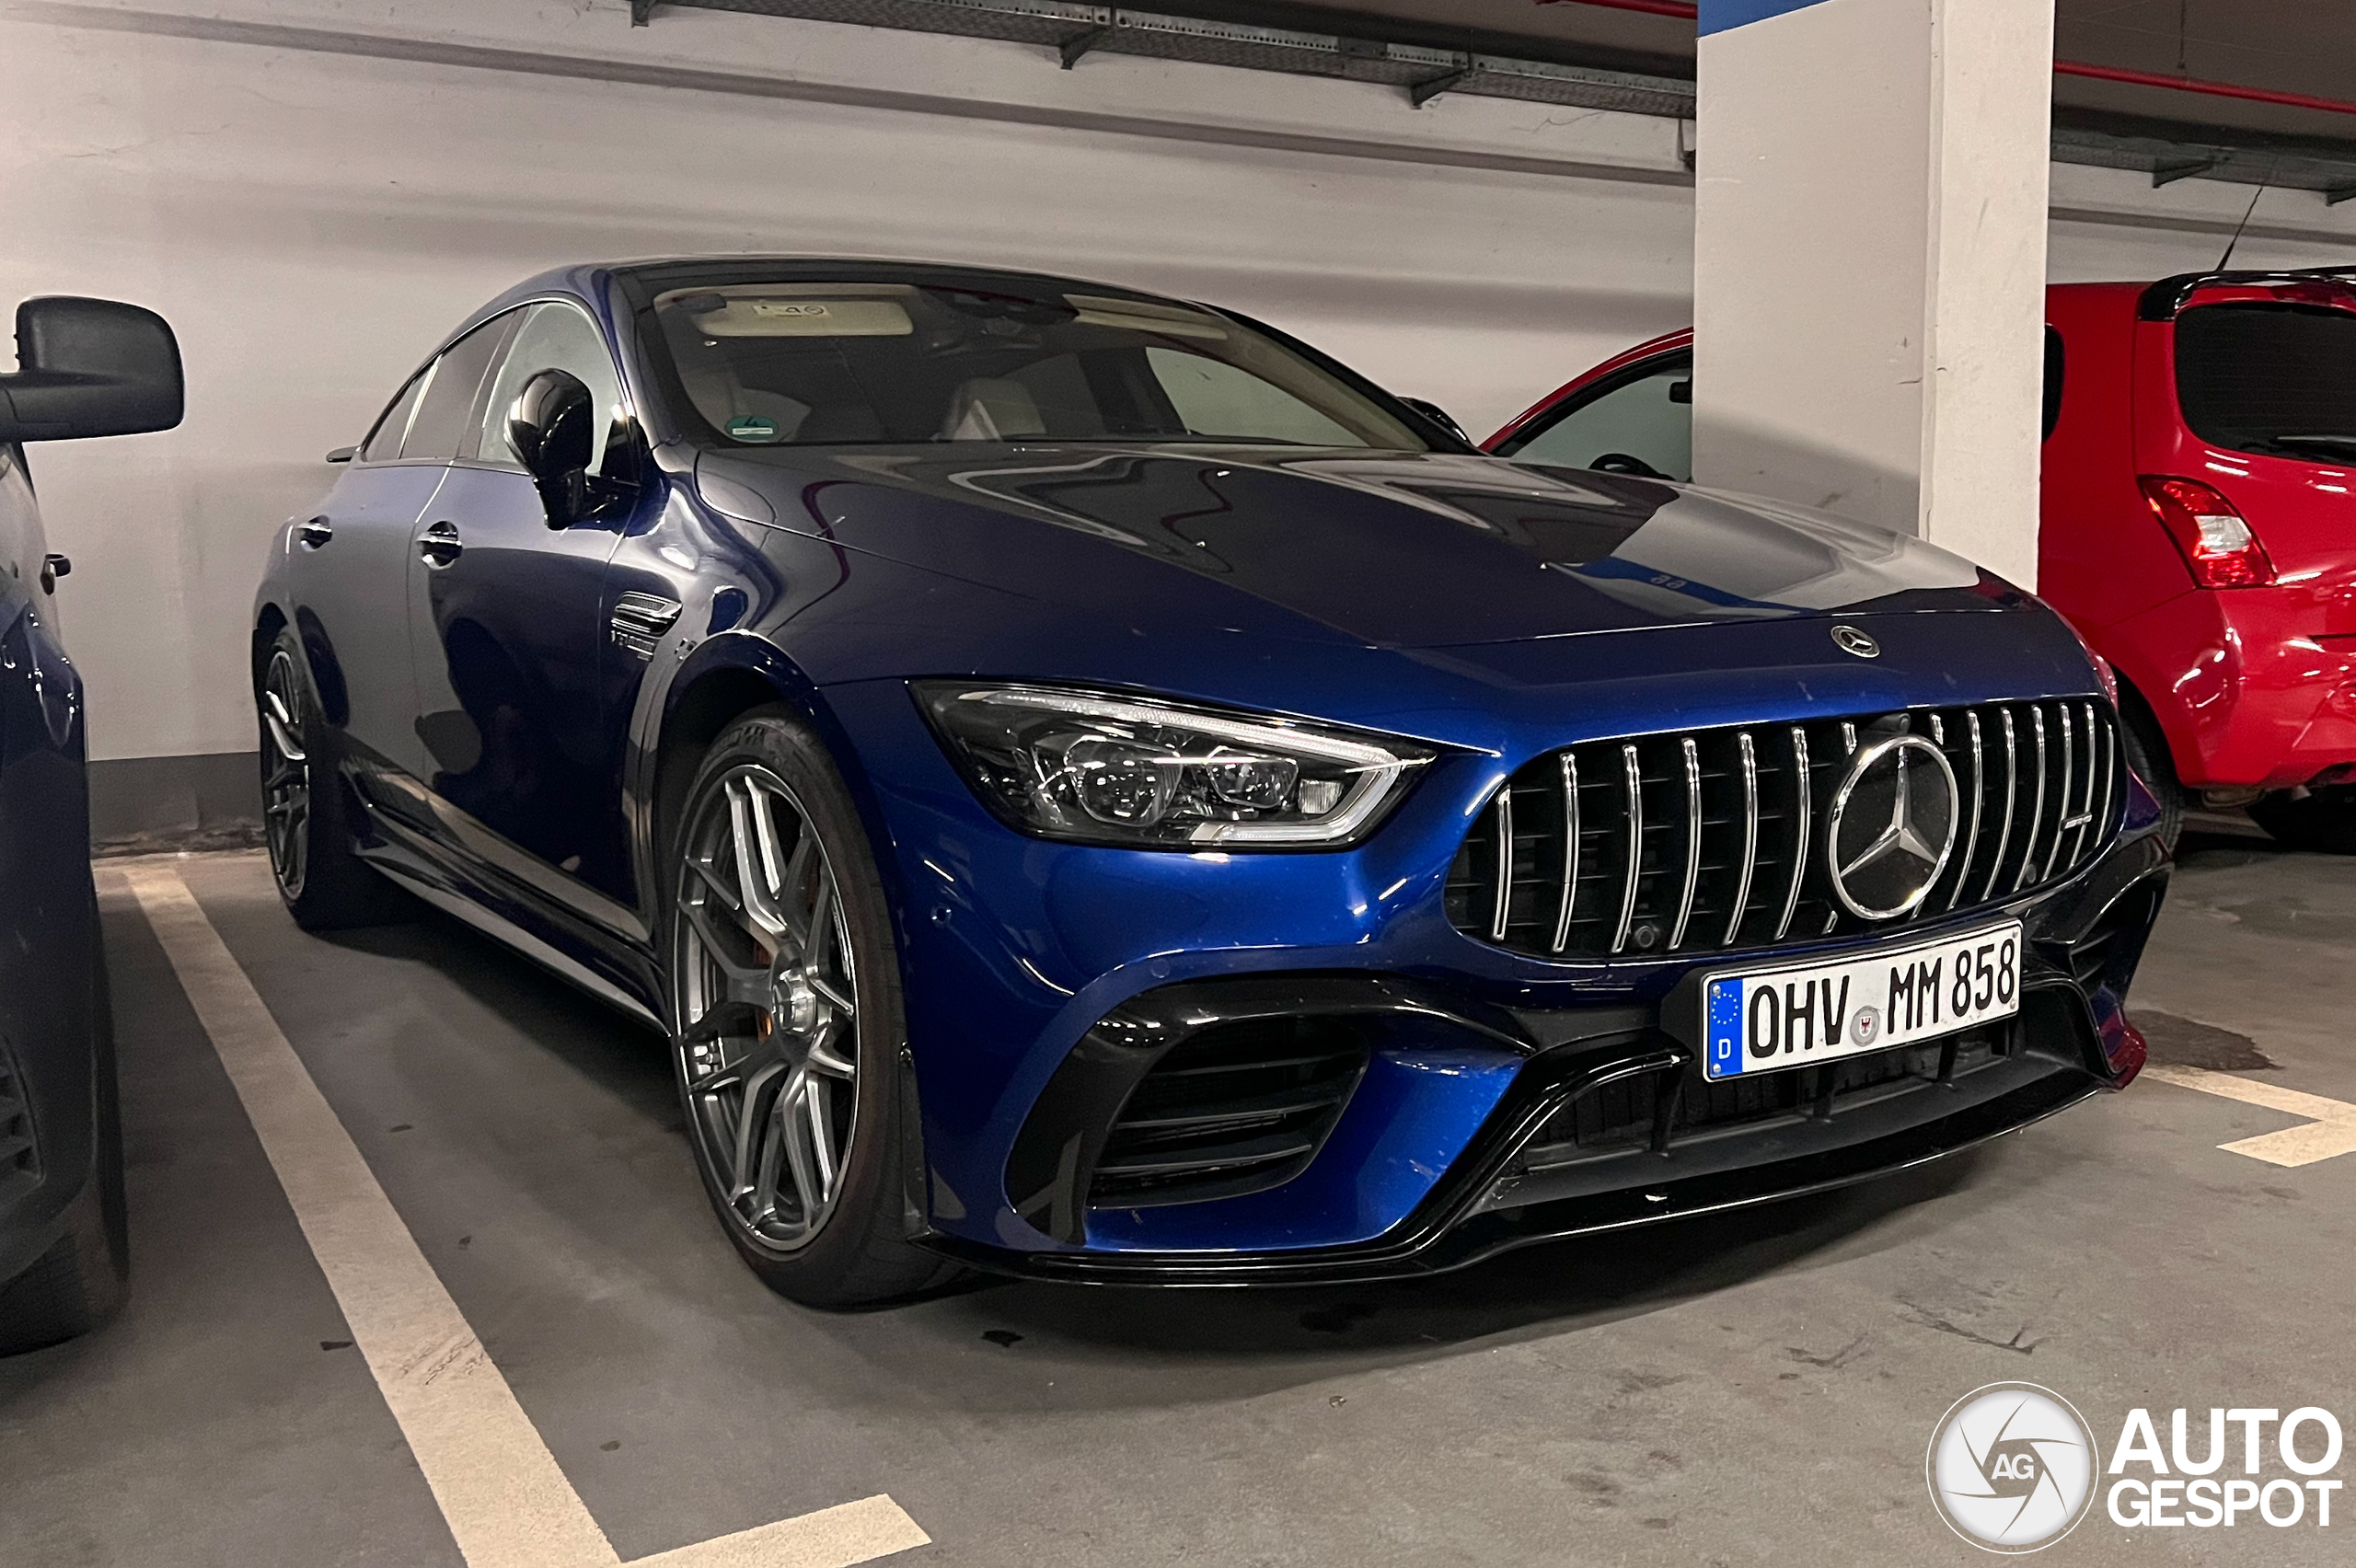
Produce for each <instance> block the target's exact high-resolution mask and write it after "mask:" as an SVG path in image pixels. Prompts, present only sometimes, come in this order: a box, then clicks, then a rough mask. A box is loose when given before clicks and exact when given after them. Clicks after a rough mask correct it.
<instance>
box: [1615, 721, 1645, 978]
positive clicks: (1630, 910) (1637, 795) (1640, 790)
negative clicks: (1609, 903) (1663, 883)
mask: <svg viewBox="0 0 2356 1568" xmlns="http://www.w3.org/2000/svg"><path fill="white" fill-rule="evenodd" d="M1620 756H1621V759H1622V761H1623V765H1624V766H1625V767H1626V768H1627V772H1628V872H1627V877H1626V879H1625V881H1623V882H1622V884H1621V894H1620V929H1619V930H1618V932H1617V933H1615V934H1614V935H1613V937H1612V939H1611V951H1613V952H1615V953H1619V952H1625V951H1628V926H1629V924H1630V922H1632V921H1634V919H1635V917H1636V889H1637V885H1638V884H1639V882H1642V880H1643V878H1644V870H1645V773H1644V764H1643V763H1642V762H1640V761H1638V760H1637V757H1636V747H1635V744H1634V743H1633V742H1631V743H1629V744H1625V745H1623V746H1622V747H1621V748H1620Z"/></svg>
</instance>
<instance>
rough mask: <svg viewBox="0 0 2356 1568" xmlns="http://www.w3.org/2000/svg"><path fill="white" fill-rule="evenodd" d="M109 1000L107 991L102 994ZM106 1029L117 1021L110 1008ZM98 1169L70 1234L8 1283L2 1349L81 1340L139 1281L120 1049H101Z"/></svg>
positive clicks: (69, 1220)
mask: <svg viewBox="0 0 2356 1568" xmlns="http://www.w3.org/2000/svg"><path fill="white" fill-rule="evenodd" d="M100 999H101V1006H102V1007H103V1001H104V997H103V993H101V998H100ZM98 1027H99V1028H100V1029H101V1030H104V1029H107V1028H108V1027H109V1020H108V1019H107V1017H106V1015H105V1013H104V1012H103V1011H101V1012H100V1014H99V1018H98ZM97 1111H98V1128H97V1134H98V1136H97V1140H96V1141H97V1146H98V1154H97V1168H96V1169H95V1170H92V1171H91V1173H90V1179H89V1181H88V1182H85V1183H84V1184H83V1187H82V1192H81V1193H80V1195H79V1196H77V1197H76V1198H75V1200H74V1202H73V1204H72V1205H70V1206H69V1207H68V1208H67V1209H66V1211H65V1214H66V1220H65V1234H64V1235H63V1236H60V1237H59V1238H58V1239H56V1241H55V1242H53V1243H52V1245H51V1246H50V1249H49V1251H46V1252H43V1253H42V1254H41V1255H40V1257H38V1258H36V1259H34V1260H33V1263H32V1266H31V1267H30V1268H29V1269H27V1270H26V1271H25V1272H24V1273H22V1274H18V1275H17V1277H16V1278H15V1279H12V1280H10V1281H8V1282H7V1283H6V1285H0V1355H16V1354H17V1353H18V1352H20V1351H27V1350H40V1349H41V1348H42V1347H44V1346H46V1345H52V1344H62V1343H64V1342H65V1341H67V1340H70V1339H76V1338H79V1337H80V1336H81V1335H83V1334H87V1333H88V1332H90V1331H91V1330H93V1329H95V1328H97V1327H98V1325H100V1324H101V1323H104V1322H105V1321H106V1320H108V1319H109V1318H111V1317H113V1316H114V1314H115V1311H116V1309H118V1308H120V1307H121V1305H122V1298H123V1295H124V1293H125V1292H126V1291H127V1290H128V1289H129V1286H130V1281H131V1249H130V1244H129V1236H128V1228H127V1226H126V1225H125V1223H124V1219H125V1215H124V1208H123V1192H122V1127H121V1117H120V1113H119V1111H118V1110H117V1106H116V1099H115V1085H114V1060H113V1053H112V1052H111V1051H110V1050H108V1049H105V1048H103V1043H102V1048H101V1049H100V1051H99V1053H98V1106H97Z"/></svg>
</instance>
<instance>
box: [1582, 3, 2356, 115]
mask: <svg viewBox="0 0 2356 1568" xmlns="http://www.w3.org/2000/svg"><path fill="white" fill-rule="evenodd" d="M1586 3H1587V4H1590V5H1591V4H1593V3H1594V0H1586ZM2053 74H2054V75H2057V76H2092V77H2093V78H2095V79H2096V81H2100V82H2126V83H2129V84H2131V86H2138V87H2173V88H2175V89H2176V90H2177V92H2180V93H2207V94H2208V95H2209V96H2210V97H2211V98H2246V99H2247V100H2248V101H2250V102H2251V103H2279V104H2282V105H2285V106H2286V107H2288V108H2291V109H2319V110H2323V111H2324V112H2325V113H2326V114H2356V103H2350V102H2349V101H2348V100H2347V99H2345V98H2314V97H2311V96H2309V95H2308V94H2306V93H2278V92H2276V91H2274V90H2273V89H2272V88H2270V87H2245V86H2242V85H2241V84H2240V83H2238V82H2204V81H2202V80H2201V79H2200V78H2199V77H2198V76H2163V75H2157V74H2155V73H2154V72H2150V71H2122V70H2120V69H2119V68H2118V67H2117V66H2115V65H2086V64H2082V63H2079V62H2078V61H2075V60H2056V61H2055V62H2054V63H2053Z"/></svg>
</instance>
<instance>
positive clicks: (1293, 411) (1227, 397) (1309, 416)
mask: <svg viewBox="0 0 2356 1568" xmlns="http://www.w3.org/2000/svg"><path fill="white" fill-rule="evenodd" d="M1145 358H1146V363H1147V365H1148V366H1149V368H1150V369H1151V370H1152V372H1153V378H1154V380H1156V381H1158V382H1160V383H1161V391H1162V395H1163V396H1164V397H1166V398H1169V399H1170V406H1171V407H1172V409H1176V410H1177V412H1178V420H1179V422H1180V423H1182V424H1184V426H1185V427H1186V429H1187V431H1188V432H1190V433H1192V434H1195V435H1204V436H1221V435H1235V436H1241V435H1249V436H1251V437H1252V438H1253V439H1254V440H1259V441H1267V440H1283V441H1296V442H1299V444H1301V445H1303V446H1363V445H1365V444H1366V443H1365V442H1364V441H1363V440H1361V439H1360V438H1358V437H1357V436H1355V435H1352V434H1351V433H1350V432H1348V431H1346V430H1345V429H1343V428H1342V427H1341V426H1340V425H1339V424H1337V423H1335V422H1334V421H1332V420H1330V419H1327V418H1326V417H1325V416H1324V415H1323V414H1321V413H1319V412H1318V411H1317V410H1316V409H1312V408H1311V407H1310V406H1309V405H1308V404H1307V403H1304V402H1302V401H1301V400H1300V399H1299V398H1296V397H1294V396H1293V395H1292V394H1291V393H1289V392H1288V391H1286V390H1285V389H1284V388H1283V387H1281V386H1276V384H1275V383H1274V382H1270V381H1263V380H1262V379H1261V378H1260V377H1258V376H1256V375H1253V374H1252V373H1251V372H1250V371H1248V370H1245V369H1244V368H1243V367H1242V366H1241V365H1235V364H1230V363H1227V362H1226V361H1225V360H1217V359H1212V358H1211V357H1210V356H1209V355H1207V354H1190V353H1187V352H1184V351H1183V350H1179V349H1165V348H1161V347H1158V346H1157V347H1153V348H1149V349H1147V350H1146V352H1145Z"/></svg>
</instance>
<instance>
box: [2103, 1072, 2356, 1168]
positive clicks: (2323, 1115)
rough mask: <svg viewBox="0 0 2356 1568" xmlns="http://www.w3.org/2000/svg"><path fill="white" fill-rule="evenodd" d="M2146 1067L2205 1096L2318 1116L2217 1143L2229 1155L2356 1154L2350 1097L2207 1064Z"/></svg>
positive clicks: (2308, 1161)
mask: <svg viewBox="0 0 2356 1568" xmlns="http://www.w3.org/2000/svg"><path fill="white" fill-rule="evenodd" d="M2143 1071H2144V1073H2145V1074H2146V1075H2148V1076H2150V1077H2152V1078H2158V1079H2159V1080H2160V1081H2161V1082H2162V1083H2172V1084H2175V1085H2176V1086H2177V1088H2178V1089H2197V1090H2200V1092H2201V1093H2203V1094H2215V1095H2222V1096H2223V1097H2224V1098H2225V1099H2227V1100H2238V1101H2241V1102H2242V1103H2243V1104H2245V1105H2263V1106H2264V1107H2266V1109H2268V1110H2269V1111H2280V1112H2281V1113H2283V1114H2285V1115H2289V1116H2307V1117H2312V1118H2313V1120H2311V1121H2309V1122H2308V1123H2306V1124H2304V1126H2297V1127H2285V1128H2283V1129H2282V1130H2281V1132H2279V1133H2260V1134H2259V1135H2258V1136H2256V1137H2253V1138H2236V1139H2235V1141H2234V1142H2232V1143H2226V1144H2219V1145H2218V1146H2217V1147H2219V1148H2221V1149H2223V1150H2224V1151H2225V1152H2226V1153H2228V1154H2246V1155H2248V1156H2249V1157H2250V1158H2251V1159H2262V1160H2264V1161H2266V1163H2268V1164H2269V1165H2313V1164H2314V1163H2315V1162H2316V1160H2318V1159H2331V1158H2332V1157H2333V1156H2335V1155H2341V1154H2356V1105H2350V1104H2349V1103H2348V1102H2347V1101H2344V1100H2327V1099H2325V1098H2324V1097H2323V1096H2322V1095H2320V1094H2302V1093H2300V1092H2299V1091H2298V1090H2295V1089H2284V1088H2282V1087H2281V1085H2279V1084H2271V1083H2260V1082H2258V1080H2257V1079H2255V1078H2237V1077H2235V1075H2234V1074H2232V1073H2212V1072H2211V1071H2209V1070H2208V1069H2207V1068H2206V1067H2175V1066H2148V1067H2145V1068H2144V1069H2143Z"/></svg>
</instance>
